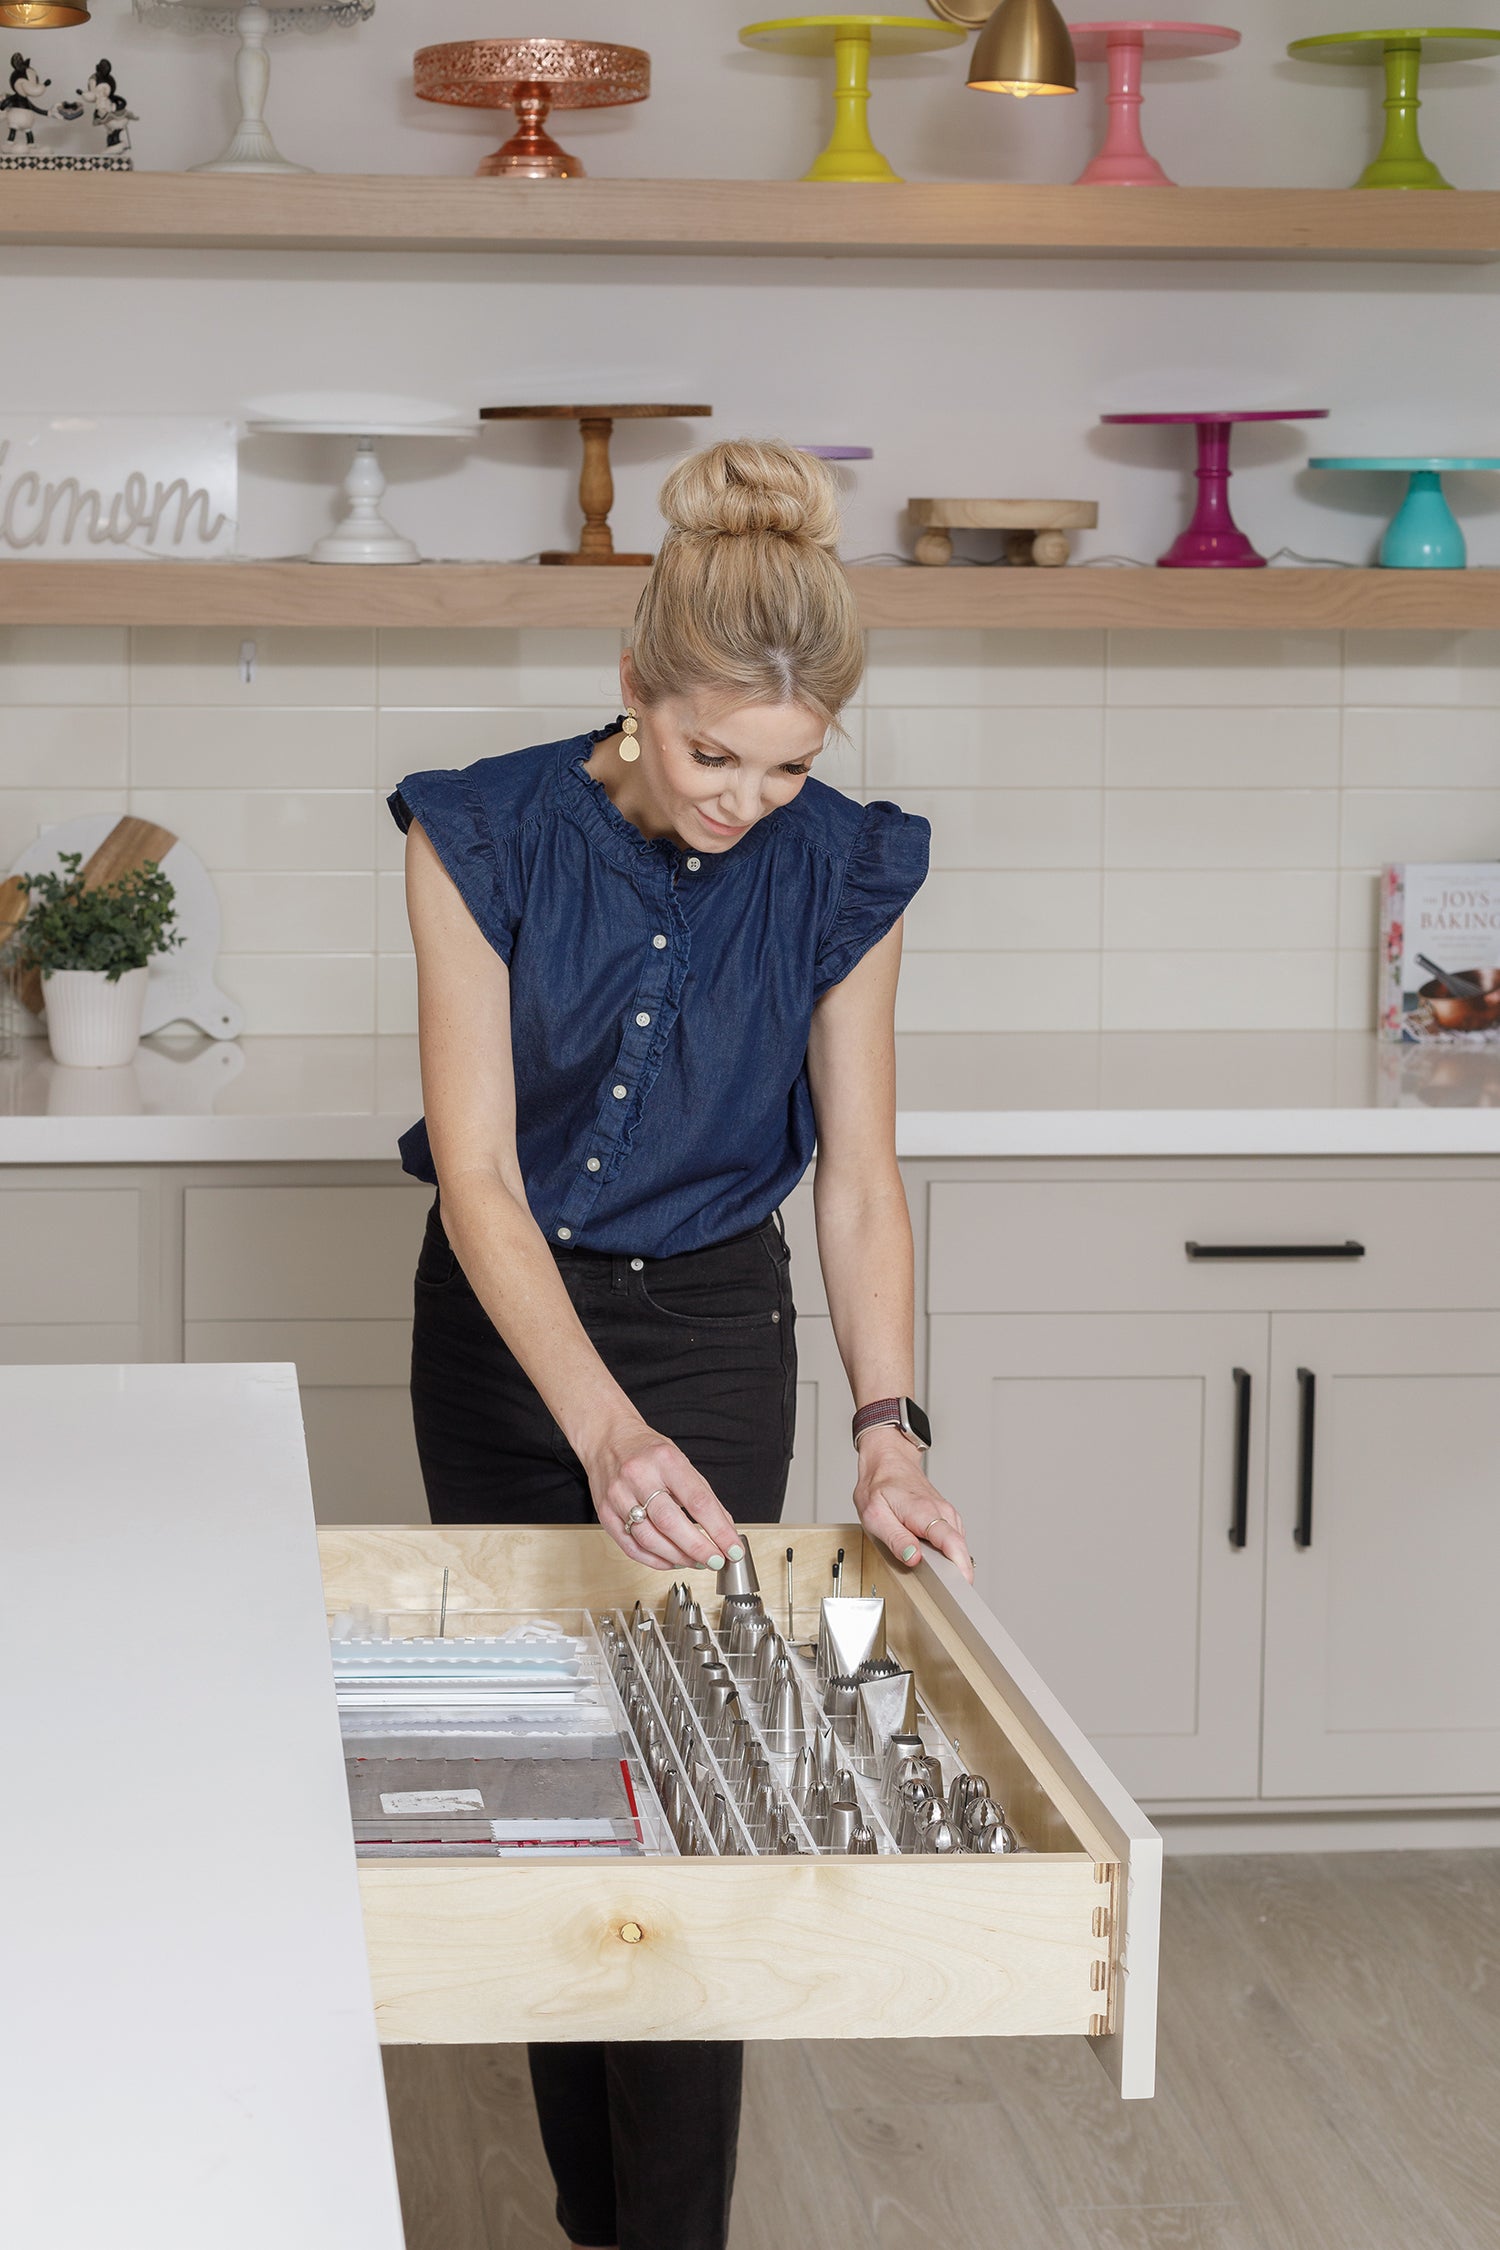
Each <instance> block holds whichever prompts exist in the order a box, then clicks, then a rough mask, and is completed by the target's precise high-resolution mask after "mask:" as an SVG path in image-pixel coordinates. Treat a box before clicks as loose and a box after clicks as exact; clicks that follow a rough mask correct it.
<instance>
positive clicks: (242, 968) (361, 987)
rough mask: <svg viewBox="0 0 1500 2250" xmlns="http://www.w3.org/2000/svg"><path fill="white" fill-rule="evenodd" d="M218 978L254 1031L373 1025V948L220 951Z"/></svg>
mask: <svg viewBox="0 0 1500 2250" xmlns="http://www.w3.org/2000/svg"><path fill="white" fill-rule="evenodd" d="M219 982H220V983H221V984H222V985H223V987H224V990H225V991H226V992H227V993H228V994H229V996H230V998H231V999H232V1000H238V1001H239V1003H240V1005H241V1007H243V1009H244V1010H245V1015H246V1018H247V1021H248V1024H249V1028H250V1029H251V1030H252V1031H258V1032H267V1033H278V1034H282V1035H285V1036H292V1035H310V1034H312V1033H325V1034H327V1033H336V1032H362V1033H369V1032H372V1031H373V1030H374V1029H375V956H374V955H373V954H371V953H322V954H319V953H223V954H221V955H220V956H219Z"/></svg>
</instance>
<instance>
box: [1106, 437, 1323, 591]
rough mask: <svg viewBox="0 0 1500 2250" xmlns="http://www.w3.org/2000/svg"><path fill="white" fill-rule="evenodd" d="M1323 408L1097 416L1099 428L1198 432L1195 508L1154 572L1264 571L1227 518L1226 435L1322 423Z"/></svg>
mask: <svg viewBox="0 0 1500 2250" xmlns="http://www.w3.org/2000/svg"><path fill="white" fill-rule="evenodd" d="M1329 412H1330V409H1329V408H1328V407H1326V406H1281V407H1273V408H1256V409H1253V410H1250V411H1247V412H1245V413H1240V414H1226V413H1216V414H1101V415H1100V417H1099V419H1100V421H1101V422H1116V423H1118V422H1141V423H1154V424H1167V425H1177V424H1188V425H1190V426H1191V427H1193V428H1195V429H1196V430H1197V432H1198V505H1197V507H1196V509H1195V510H1194V511H1193V520H1192V522H1191V523H1190V524H1189V525H1188V527H1187V529H1186V530H1185V531H1181V532H1179V533H1178V535H1177V537H1176V538H1175V539H1174V540H1173V542H1172V544H1171V546H1170V547H1169V548H1168V549H1167V551H1166V553H1165V554H1164V555H1162V556H1159V557H1158V559H1157V566H1156V567H1157V569H1158V570H1264V569H1265V567H1266V558H1265V556H1264V555H1258V554H1257V553H1256V551H1255V549H1254V548H1253V547H1252V546H1251V544H1250V542H1249V540H1248V539H1247V538H1246V537H1245V534H1244V533H1243V531H1241V529H1240V527H1239V525H1238V524H1237V523H1236V522H1235V520H1234V517H1233V516H1232V515H1231V514H1230V512H1229V433H1230V430H1231V429H1232V428H1233V426H1234V424H1235V423H1236V422H1326V421H1327V419H1328V415H1329Z"/></svg>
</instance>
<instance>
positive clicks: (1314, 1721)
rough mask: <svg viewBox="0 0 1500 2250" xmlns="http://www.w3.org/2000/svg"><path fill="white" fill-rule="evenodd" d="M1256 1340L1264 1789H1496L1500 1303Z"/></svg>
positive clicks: (1372, 1316)
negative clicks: (1264, 1501)
mask: <svg viewBox="0 0 1500 2250" xmlns="http://www.w3.org/2000/svg"><path fill="white" fill-rule="evenodd" d="M1271 1333H1272V1376H1271V1411H1270V1439H1269V1460H1270V1471H1269V1477H1268V1489H1269V1498H1270V1512H1269V1520H1268V1530H1267V1539H1268V1548H1267V1564H1266V1716H1265V1753H1264V1764H1263V1771H1262V1787H1263V1790H1264V1793H1265V1795H1267V1796H1268V1797H1301V1796H1314V1797H1323V1796H1339V1795H1347V1796H1372V1797H1373V1796H1418V1795H1423V1794H1427V1793H1431V1794H1433V1795H1461V1794H1463V1793H1464V1792H1466V1791H1474V1792H1477V1793H1483V1794H1485V1795H1493V1794H1494V1793H1495V1791H1496V1789H1497V1786H1500V1667H1497V1666H1496V1663H1495V1589H1496V1586H1497V1584H1500V1505H1497V1499H1500V1313H1473V1312H1464V1313H1419V1314H1395V1313H1345V1314H1340V1315H1337V1316H1329V1315H1326V1314H1325V1315H1322V1316H1320V1317H1317V1318H1313V1317H1309V1316H1303V1315H1300V1314H1295V1315H1294V1314H1278V1315H1277V1316H1276V1318H1275V1319H1274V1321H1273V1322H1272V1330H1271ZM1299 1370H1303V1371H1304V1373H1303V1375H1302V1377H1301V1379H1300V1380H1299V1372H1298V1371H1299ZM1309 1378H1310V1379H1311V1380H1310V1381H1309ZM1309 1411H1311V1415H1312V1427H1311V1431H1310V1433H1309V1431H1308V1428H1307V1420H1306V1417H1307V1415H1308V1413H1309ZM1304 1462H1305V1465H1304ZM1299 1535H1300V1536H1299Z"/></svg>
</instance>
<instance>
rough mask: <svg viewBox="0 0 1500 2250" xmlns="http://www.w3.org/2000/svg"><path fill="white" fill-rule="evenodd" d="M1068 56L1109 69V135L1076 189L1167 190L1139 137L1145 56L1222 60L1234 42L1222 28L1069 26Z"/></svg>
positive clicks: (1138, 21)
mask: <svg viewBox="0 0 1500 2250" xmlns="http://www.w3.org/2000/svg"><path fill="white" fill-rule="evenodd" d="M1068 30H1069V31H1070V32H1071V34H1072V38H1073V52H1074V54H1075V55H1076V56H1077V57H1078V60H1079V61H1080V62H1107V63H1108V65H1109V96H1108V99H1109V130H1108V132H1107V133H1106V134H1105V136H1104V146H1103V147H1102V148H1101V149H1100V151H1099V154H1098V155H1097V156H1096V157H1095V158H1094V160H1093V162H1092V164H1089V165H1086V166H1085V167H1084V169H1083V171H1081V172H1080V173H1079V175H1078V181H1077V184H1078V186H1079V187H1173V186H1175V185H1176V182H1175V181H1173V180H1171V179H1169V178H1168V176H1167V174H1166V173H1165V172H1164V171H1163V170H1162V168H1161V166H1160V165H1159V164H1158V163H1157V161H1156V158H1155V157H1154V156H1153V155H1152V154H1151V151H1150V150H1149V149H1148V148H1147V146H1146V144H1145V142H1144V141H1143V140H1142V138H1141V104H1142V102H1143V101H1144V100H1145V98H1146V97H1145V93H1144V92H1143V90H1142V86H1141V73H1142V68H1143V66H1144V63H1145V59H1146V57H1147V55H1154V56H1155V57H1156V58H1157V59H1158V61H1161V62H1183V61H1185V60H1187V59H1188V58H1189V57H1190V56H1197V55H1222V54H1224V53H1226V52H1227V51H1228V49H1229V48H1231V47H1237V46H1238V45H1239V43H1240V35H1239V33H1238V32H1237V31H1231V29H1230V28H1229V26H1228V24H1223V23H1156V22H1153V21H1151V20H1149V19H1144V18H1133V19H1128V20H1126V21H1124V22H1121V23H1070V24H1069V26H1068Z"/></svg>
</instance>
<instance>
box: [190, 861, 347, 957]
mask: <svg viewBox="0 0 1500 2250" xmlns="http://www.w3.org/2000/svg"><path fill="white" fill-rule="evenodd" d="M378 879H379V878H378V877H377V876H375V875H374V874H373V873H365V874H355V873H348V874H342V875H316V874H277V873H275V872H273V871H271V870H269V869H267V868H263V867H262V868H256V869H255V870H254V872H253V873H248V872H246V871H244V870H236V871H229V870H223V871H221V872H220V873H218V874H217V875H215V877H214V889H215V890H216V891H217V892H218V896H219V909H220V912H221V913H222V915H223V917H224V951H225V952H226V953H369V952H371V951H373V950H374V947H375V943H376V929H375V885H376V882H377V881H378Z"/></svg>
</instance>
